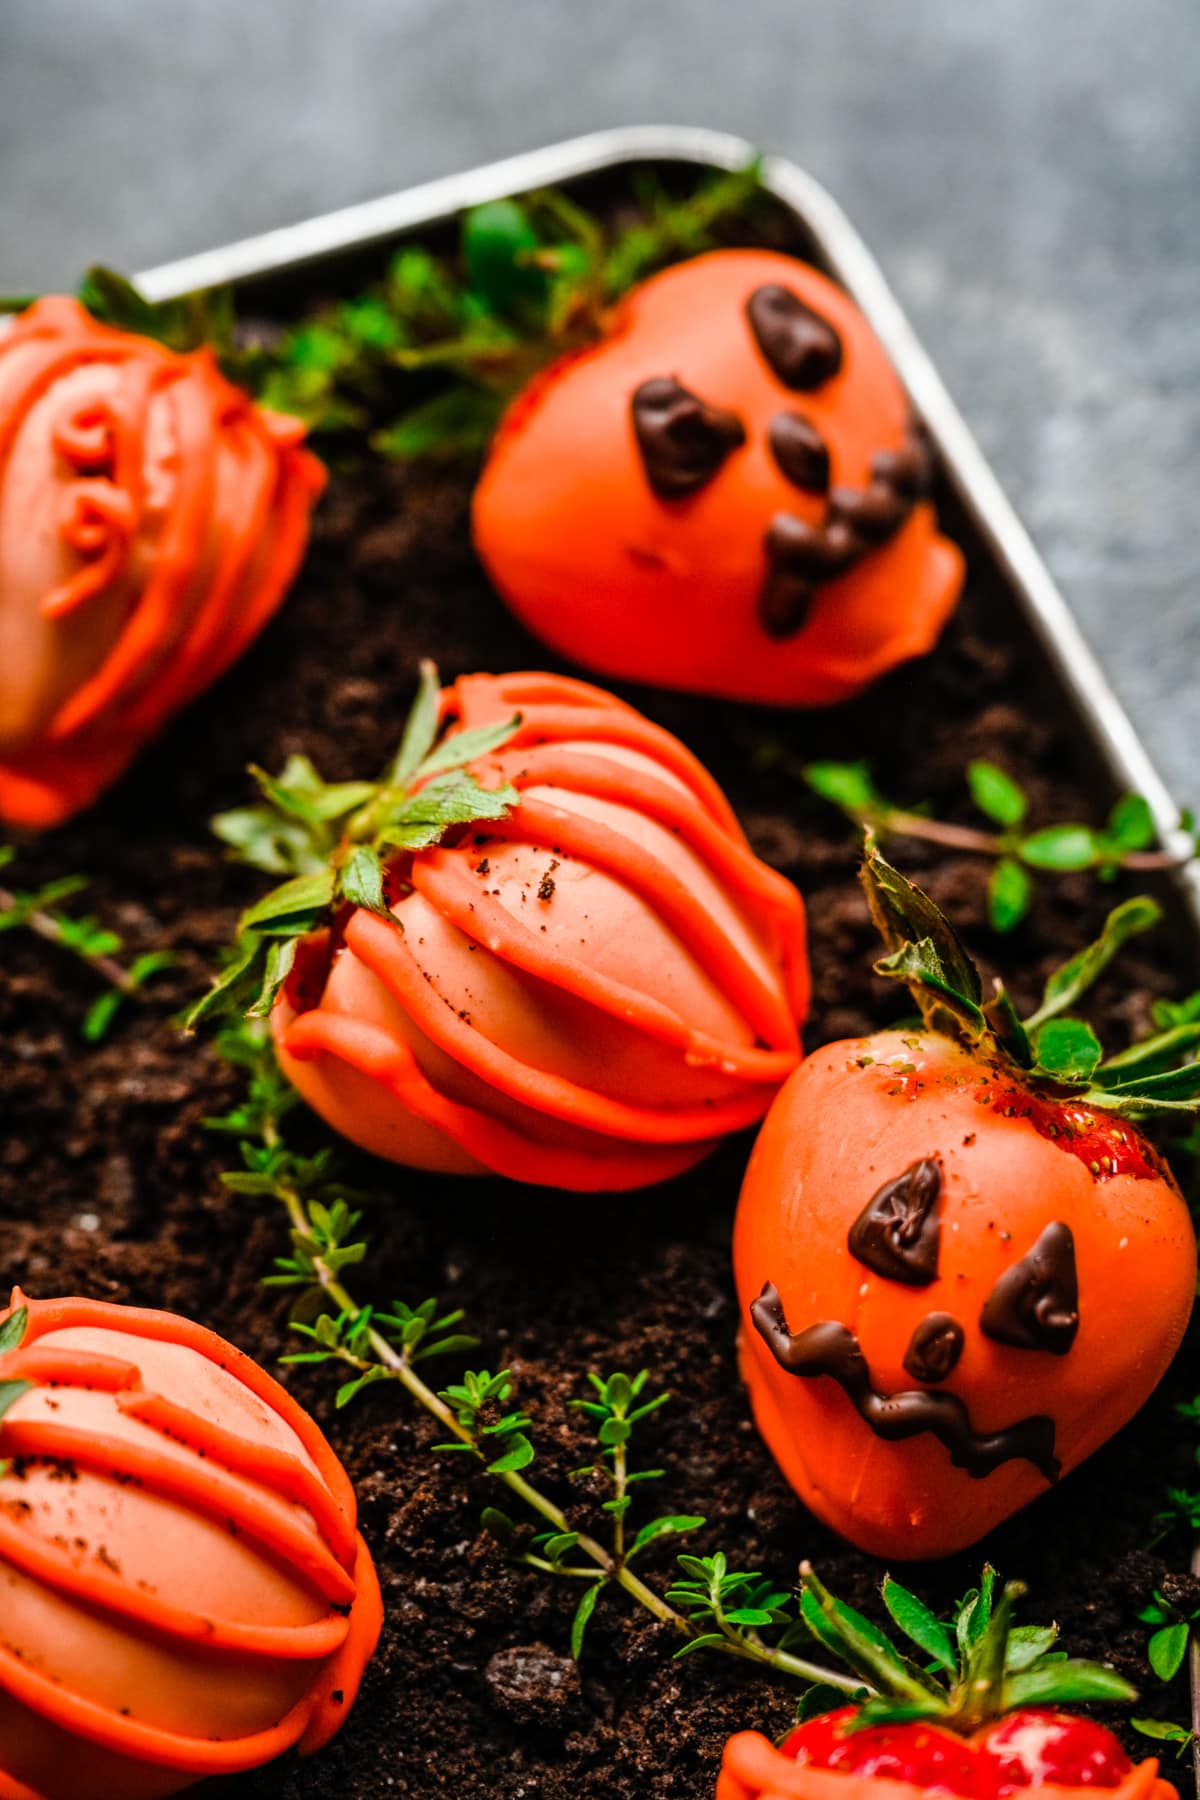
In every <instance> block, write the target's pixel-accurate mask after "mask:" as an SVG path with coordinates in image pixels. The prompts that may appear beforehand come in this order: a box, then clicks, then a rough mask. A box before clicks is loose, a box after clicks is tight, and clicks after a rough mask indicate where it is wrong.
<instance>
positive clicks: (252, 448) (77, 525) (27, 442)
mask: <svg viewBox="0 0 1200 1800" xmlns="http://www.w3.org/2000/svg"><path fill="white" fill-rule="evenodd" d="M303 436H304V431H303V427H302V426H301V425H300V424H299V423H298V422H297V421H296V420H295V419H289V418H283V417H281V416H279V415H277V414H272V413H267V412H264V411H263V410H261V409H260V408H259V407H256V406H255V405H254V403H253V401H251V400H250V398H249V397H248V396H247V395H246V394H244V393H242V392H241V390H240V389H238V388H235V387H233V386H231V385H230V383H229V382H228V381H226V380H225V378H224V376H222V374H221V373H220V371H219V369H218V368H217V364H216V361H215V359H214V357H213V355H212V352H211V351H209V350H197V351H194V352H192V353H191V354H189V355H186V356H182V355H178V354H176V353H175V352H173V351H171V350H168V349H165V348H164V347H163V346H162V345H161V344H158V343H154V342H152V341H151V340H150V339H149V338H143V337H137V336H135V335H134V334H132V333H130V332H125V331H119V330H115V329H113V328H112V327H111V326H107V325H101V324H98V323H97V322H96V321H95V320H94V319H92V318H91V317H90V315H89V314H88V313H87V312H86V311H85V310H84V308H83V307H82V306H80V305H79V303H78V302H77V301H75V300H70V299H66V298H63V297H57V296H56V297H51V298H49V299H45V300H39V301H38V302H37V303H36V304H35V305H33V306H31V307H30V308H29V309H28V311H27V312H25V313H23V314H22V315H21V317H20V318H19V319H17V320H16V322H15V324H13V325H12V326H11V327H10V328H9V329H8V330H6V331H4V332H2V333H0V820H2V821H4V822H5V823H7V824H9V825H17V826H22V827H26V828H29V829H32V830H41V829H44V828H46V827H48V826H51V825H55V824H57V823H58V822H59V821H60V820H62V819H65V818H67V817H69V816H70V814H71V813H73V812H76V811H78V810H79V809H80V808H81V807H84V806H87V805H89V804H90V803H91V802H92V801H93V800H94V799H95V797H96V795H97V794H98V793H100V792H101V790H102V789H103V788H105V787H106V786H107V785H108V784H109V783H110V782H111V781H113V780H114V779H115V778H116V777H117V776H118V775H119V774H120V773H121V771H122V770H123V769H124V768H125V767H126V765H127V764H128V763H129V761H130V760H131V758H132V757H133V756H134V755H135V754H136V753H137V751H138V750H139V749H140V748H141V747H142V745H143V744H144V743H145V742H146V741H147V740H148V739H149V738H151V737H152V736H153V735H154V734H155V733H156V732H157V731H158V730H159V729H160V727H161V726H162V724H163V723H164V721H165V720H166V719H167V718H168V717H169V715H170V714H172V713H173V712H175V711H177V710H178V709H179V708H180V707H181V706H184V705H185V704H186V703H187V702H188V701H189V700H191V699H193V698H194V696H195V695H196V694H198V693H199V692H200V691H201V689H203V688H205V687H207V686H208V685H209V684H210V683H211V682H212V681H214V680H215V679H216V678H217V676H218V675H220V674H221V673H222V672H223V671H224V670H225V669H226V668H227V667H228V666H229V665H230V664H231V663H232V662H233V661H234V660H235V659H236V658H237V657H238V656H240V655H241V653H242V651H243V650H244V649H245V648H246V646H247V645H248V644H249V643H250V641H251V640H252V639H253V638H254V637H255V636H256V634H257V633H258V632H259V631H260V630H261V628H262V627H263V625H264V624H265V623H266V621H267V620H268V619H269V618H270V616H271V614H272V613H273V612H274V611H275V609H276V607H277V606H278V605H279V603H280V601H281V600H282V598H283V595H284V593H285V591H286V589H287V587H288V584H289V583H290V581H291V579H292V577H293V575H294V574H295V572H296V568H297V566H298V564H299V562H300V558H301V556H302V554H303V551H304V546H305V543H306V541H307V536H308V517H309V513H310V511H311V508H312V505H313V502H314V500H315V499H316V497H317V496H318V494H320V492H321V490H322V488H323V486H324V483H325V471H324V469H323V468H322V466H321V464H320V463H319V462H317V460H316V458H315V457H313V456H312V455H310V454H309V452H308V451H306V450H304V449H303V448H302V447H301V445H302V440H303Z"/></svg>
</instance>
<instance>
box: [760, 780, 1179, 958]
mask: <svg viewBox="0 0 1200 1800" xmlns="http://www.w3.org/2000/svg"><path fill="white" fill-rule="evenodd" d="M768 753H769V759H770V760H772V761H778V760H779V754H777V753H776V752H775V751H774V749H773V748H772V747H770V746H769V747H768ZM785 760H786V759H785ZM788 766H789V768H791V769H792V770H793V772H794V773H796V774H797V775H798V776H799V777H800V779H802V780H803V781H804V782H805V783H806V784H807V786H808V787H810V788H811V789H812V791H813V793H815V794H819V795H820V796H821V798H822V799H823V800H828V801H829V802H830V803H831V805H833V806H837V807H839V808H840V809H841V811H842V812H844V813H845V814H846V815H847V817H848V818H850V819H852V820H853V821H854V823H855V824H856V825H859V826H862V827H864V828H865V829H867V830H869V831H871V832H872V833H873V834H874V836H875V837H876V838H877V839H879V840H880V841H881V842H883V841H885V840H886V839H887V838H889V837H910V838H920V839H923V840H924V841H925V842H926V843H931V844H939V845H941V846H943V847H945V848H947V849H951V850H964V851H966V852H968V853H969V854H972V855H977V856H984V857H988V858H990V859H991V862H992V870H991V874H990V876H989V879H988V916H989V919H990V921H991V924H992V928H993V930H995V931H998V932H1007V931H1013V930H1015V929H1016V927H1017V926H1018V925H1019V924H1020V923H1021V921H1022V920H1023V919H1024V918H1025V917H1026V916H1027V914H1028V912H1029V909H1030V907H1031V906H1032V904H1033V897H1034V872H1056V873H1064V872H1066V871H1069V870H1077V869H1094V870H1095V871H1096V874H1097V875H1098V876H1099V878H1100V880H1101V881H1111V880H1113V879H1114V877H1115V876H1116V875H1117V873H1118V872H1119V871H1120V870H1122V869H1128V870H1135V871H1139V872H1146V871H1150V870H1157V869H1170V868H1177V867H1179V866H1181V865H1182V864H1183V863H1185V862H1188V861H1190V860H1191V858H1192V857H1193V856H1194V855H1195V854H1196V842H1197V840H1196V821H1195V819H1194V818H1193V817H1192V815H1191V814H1190V813H1187V814H1184V815H1183V817H1182V818H1181V819H1180V822H1179V829H1180V831H1181V832H1182V833H1184V834H1185V835H1186V838H1187V843H1186V845H1185V846H1184V848H1183V849H1182V850H1179V851H1174V850H1163V849H1159V848H1156V847H1155V846H1156V845H1157V840H1158V829H1157V827H1156V825H1155V823H1154V815H1153V814H1152V813H1151V811H1150V807H1149V804H1148V802H1147V801H1146V800H1145V799H1144V798H1143V797H1142V796H1141V795H1140V794H1126V795H1125V796H1124V797H1123V798H1122V799H1120V800H1118V801H1117V803H1116V805H1115V806H1114V807H1113V808H1112V810H1111V811H1110V813H1109V815H1108V818H1107V820H1106V821H1105V823H1104V824H1103V825H1102V826H1091V825H1080V824H1076V823H1074V822H1065V823H1062V824H1057V825H1043V826H1039V827H1037V828H1036V829H1032V830H1031V829H1030V828H1029V824H1028V814H1029V797H1028V795H1027V794H1026V792H1025V790H1024V789H1023V788H1022V787H1021V785H1020V784H1019V782H1016V781H1014V780H1013V778H1012V776H1011V775H1009V774H1007V773H1006V772H1005V770H1003V769H1001V768H1000V767H998V765H997V764H996V763H992V762H985V761H982V760H977V761H975V762H971V763H968V765H967V787H968V790H969V792H970V795H971V799H972V800H973V801H974V803H975V805H976V806H977V807H978V809H979V811H980V812H981V813H983V814H984V815H985V816H986V817H987V818H988V819H990V820H991V822H992V824H993V825H994V826H996V827H997V828H998V829H996V830H994V831H982V830H977V829H975V828H974V827H972V826H968V825H955V824H951V823H949V822H947V821H945V820H942V819H933V818H930V817H929V816H928V815H927V814H926V812H925V811H924V810H922V809H920V808H917V809H914V808H911V807H902V806H897V805H896V804H895V803H894V802H892V801H891V800H888V799H886V798H885V796H884V795H883V794H881V793H880V791H879V789H878V788H877V787H876V785H875V780H874V777H873V775H872V773H871V768H870V764H869V763H866V762H848V763H843V762H810V763H804V764H799V763H795V764H793V763H789V764H788Z"/></svg>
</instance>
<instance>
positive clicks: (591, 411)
mask: <svg viewBox="0 0 1200 1800" xmlns="http://www.w3.org/2000/svg"><path fill="white" fill-rule="evenodd" d="M929 478H930V454H929V450H928V446H927V445H926V443H925V441H924V439H923V437H922V435H921V433H920V431H919V429H918V427H917V424H916V422H915V420H914V418H913V416H912V413H911V410H910V407H909V403H908V400H907V397H906V395H905V393H904V390H903V388H902V387H901V385H900V382H899V380H898V379H897V377H896V374H895V372H894V371H893V369H892V368H891V366H890V364H889V363H888V361H887V358H886V356H885V354H884V351H883V349H882V347H881V345H880V344H879V342H878V340H877V339H876V337H875V335H874V333H873V332H872V330H871V328H870V326H869V325H868V324H867V322H866V320H865V319H864V318H863V316H862V314H861V313H860V312H859V311H858V309H857V307H855V305H854V304H853V302H852V301H850V300H849V299H848V297H847V296H846V295H845V294H844V293H843V292H842V291H841V290H840V289H839V288H837V287H836V286H835V285H834V284H833V283H832V282H831V281H829V280H827V279H826V278H825V277H824V276H822V275H820V274H818V273H817V271H816V270H814V269H812V268H810V267H808V266H807V265H806V264H804V263H801V262H798V261H796V260H795V259H794V258H791V257H787V256H782V255H778V254H775V253H773V252H765V251H754V250H725V251H715V252H712V253H710V254H708V255H705V256H700V257H697V258H695V259H694V260H693V261H691V262H687V263H681V264H679V265H678V266H676V267H674V268H671V269H668V270H666V271H665V272H664V273H663V274H661V275H657V276H655V277H653V279H651V280H650V281H647V282H646V283H644V284H643V285H642V286H641V287H639V288H637V289H635V290H634V291H633V293H632V294H630V296H629V297H628V299H627V300H626V301H625V302H624V304H623V305H622V307H621V308H620V310H619V311H618V314H617V316H616V319H615V322H614V324H613V327H612V329H611V331H610V333H609V334H608V335H607V336H606V338H605V339H604V340H603V341H602V342H601V343H600V344H599V345H597V346H595V347H594V348H592V349H589V350H587V351H584V352H583V353H581V354H576V355H573V356H569V357H566V358H564V359H562V360H561V361H560V362H558V363H556V364H554V365H552V367H551V368H550V369H548V370H547V371H545V372H544V373H543V374H542V375H541V376H540V377H539V378H538V379H537V380H536V381H535V382H534V383H533V384H532V385H531V387H530V388H528V389H527V390H526V391H525V393H524V394H523V395H521V396H520V397H519V398H518V399H517V400H516V401H515V402H514V404H513V406H512V407H511V408H510V410H509V413H508V414H507V416H506V418H505V420H504V421H503V423H502V425H501V427H500V430H499V433H498V434H497V437H496V439H495V442H494V444H493V447H492V451H491V455H490V458H489V461H488V463H487V466H486V468H485V470H484V473H483V476H482V478H481V481H480V483H479V487H478V489H477V492H476V496H475V503H474V515H473V522H474V535H475V542H476V545H477V547H478V550H479V553H480V555H481V556H482V558H483V561H484V563H485V564H486V566H487V568H488V571H489V573H490V574H491V576H492V578H493V580H494V581H495V582H496V585H497V586H498V587H499V589H500V591H501V593H502V594H503V595H504V597H505V598H506V599H507V601H508V602H509V604H510V605H511V607H512V608H513V610H514V611H515V612H516V613H517V615H518V616H519V617H520V618H521V619H522V620H523V621H524V622H525V623H526V624H527V625H528V626H529V627H530V629H531V630H533V631H535V632H536V633H537V634H538V636H539V637H542V638H544V639H545V640H546V641H547V642H549V643H550V644H552V645H553V646H554V647H555V648H556V649H558V650H561V651H563V652H564V653H565V654H567V655H569V656H572V657H574V658H575V659H576V660H577V661H579V662H581V663H584V664H586V665H587V666H589V667H591V668H594V669H598V670H600V671H602V672H604V673H606V674H609V675H616V676H623V677H628V678H631V679H634V680H645V681H653V682H656V683H659V684H662V683H668V684H669V685H671V686H676V687H681V688H686V689H692V690H695V691H698V692H703V693H712V694H719V695H725V696H730V697H734V698H741V699H752V700H759V701H766V702H772V703H779V704H814V705H820V704H825V703H827V702H830V701H834V700H839V699H843V698H845V697H846V696H848V695H850V694H853V693H855V692H857V691H858V690H859V689H861V688H862V687H864V686H866V684H867V683H868V682H870V681H871V680H873V679H874V678H875V677H876V676H878V675H879V674H881V673H882V672H883V671H884V670H885V669H888V668H890V667H892V666H893V665H894V664H896V663H898V662H901V661H903V660H904V659H906V658H908V657H911V656H915V655H918V654H921V653H922V652H924V651H926V650H928V649H929V648H931V646H932V644H933V643H934V641H935V640H936V638H937V635H938V633H939V631H940V630H941V627H942V625H943V624H944V623H945V620H946V618H947V616H948V614H949V612H950V610H951V608H952V606H953V604H954V601H955V599H956V598H957V595H958V592H959V588H960V586H961V581H962V558H961V556H960V554H959V552H958V551H957V549H956V548H955V547H954V546H953V545H952V544H950V543H949V542H948V541H947V540H946V539H945V538H943V537H942V536H941V535H940V533H939V532H938V530H937V526H936V521H935V518H934V513H933V509H932V507H931V506H930V504H929V502H928V500H927V498H926V495H927V492H928V486H929Z"/></svg>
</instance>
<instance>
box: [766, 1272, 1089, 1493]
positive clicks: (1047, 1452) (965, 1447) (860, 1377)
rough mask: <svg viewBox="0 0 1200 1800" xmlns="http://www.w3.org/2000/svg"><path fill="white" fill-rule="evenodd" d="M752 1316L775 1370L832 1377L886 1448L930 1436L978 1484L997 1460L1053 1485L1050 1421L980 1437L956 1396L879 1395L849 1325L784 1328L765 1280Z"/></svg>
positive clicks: (1055, 1468)
mask: <svg viewBox="0 0 1200 1800" xmlns="http://www.w3.org/2000/svg"><path fill="white" fill-rule="evenodd" d="M750 1317H751V1319H752V1321H753V1323H754V1328H755V1330H756V1331H757V1332H758V1334H759V1336H760V1337H761V1338H762V1340H763V1342H764V1343H765V1344H766V1346H767V1348H768V1349H769V1350H770V1352H771V1354H772V1356H773V1357H774V1358H775V1361H776V1362H777V1363H778V1364H779V1366H780V1368H781V1369H784V1370H786V1372H787V1373H788V1374H789V1375H797V1376H799V1377H800V1378H801V1379H803V1380H809V1379H811V1378H812V1377H813V1376H816V1375H828V1376H830V1377H831V1379H832V1380H834V1381H836V1382H837V1384H838V1386H839V1387H840V1388H841V1389H842V1390H843V1391H844V1392H845V1394H846V1396H847V1398H848V1399H849V1401H850V1403H851V1405H852V1406H853V1407H854V1409H855V1411H856V1412H857V1413H858V1415H859V1417H860V1418H861V1419H862V1421H863V1423H864V1424H866V1425H867V1426H869V1427H870V1429H871V1430H872V1431H873V1432H874V1433H875V1435H876V1437H880V1438H883V1439H885V1440H886V1441H887V1442H888V1443H892V1442H896V1441H898V1440H900V1439H903V1438H910V1437H917V1436H919V1435H920V1434H921V1433H922V1432H924V1431H928V1432H930V1433H931V1434H932V1435H933V1436H934V1437H935V1438H937V1439H938V1441H939V1442H940V1443H942V1444H944V1445H945V1447H946V1449H947V1450H948V1451H949V1452H950V1460H951V1462H952V1463H953V1464H954V1466H955V1468H956V1469H965V1470H966V1472H967V1474H968V1475H970V1476H972V1477H973V1478H974V1479H975V1480H977V1481H978V1480H982V1479H983V1478H984V1477H985V1476H987V1475H990V1474H992V1472H993V1471H994V1470H995V1469H998V1468H999V1467H1000V1465H1001V1464H1002V1463H1006V1462H1012V1461H1014V1460H1017V1459H1021V1458H1023V1459H1024V1460H1025V1461H1026V1462H1031V1463H1032V1464H1033V1465H1034V1467H1035V1468H1036V1469H1037V1470H1038V1471H1039V1473H1040V1474H1042V1475H1044V1476H1045V1478H1046V1480H1047V1481H1048V1482H1050V1483H1054V1482H1056V1481H1057V1480H1058V1477H1059V1474H1060V1473H1061V1469H1062V1464H1061V1463H1060V1462H1059V1459H1058V1458H1057V1456H1055V1454H1054V1438H1055V1424H1054V1420H1053V1419H1051V1418H1050V1417H1048V1415H1047V1414H1045V1413H1038V1414H1035V1415H1034V1416H1033V1417H1031V1418H1028V1419H1018V1420H1017V1421H1016V1422H1015V1423H1014V1424H1012V1425H1009V1426H1006V1427H1005V1428H1004V1430H1002V1431H995V1432H979V1431H976V1430H975V1428H974V1426H973V1425H972V1424H971V1415H970V1413H969V1412H968V1411H967V1408H966V1406H965V1405H964V1404H963V1402H962V1401H961V1400H960V1399H959V1398H958V1396H957V1394H944V1393H942V1394H932V1393H928V1392H926V1391H925V1390H924V1389H921V1388H914V1389H911V1390H908V1391H905V1392H902V1393H897V1394H881V1393H880V1392H879V1391H878V1389H877V1388H875V1387H874V1386H873V1385H872V1382H871V1370H870V1366H869V1364H868V1362H867V1359H866V1357H865V1356H864V1355H863V1350H862V1345H861V1344H860V1343H859V1341H858V1339H857V1338H856V1337H855V1335H854V1333H853V1332H852V1331H851V1330H850V1329H849V1327H848V1326H846V1325H840V1324H838V1323H837V1321H836V1320H832V1319H826V1320H823V1321H822V1322H821V1323H820V1324H818V1325H810V1326H809V1327H808V1329H807V1330H806V1331H800V1332H795V1333H793V1332H791V1331H789V1329H788V1323H787V1319H786V1317H785V1316H784V1310H783V1301H782V1300H781V1299H780V1297H779V1290H778V1289H777V1288H776V1287H774V1286H773V1284H772V1283H771V1282H769V1281H768V1282H767V1284H766V1285H765V1287H764V1288H763V1291H762V1293H761V1294H760V1295H759V1297H758V1299H757V1300H755V1301H753V1302H752V1303H751V1306H750Z"/></svg>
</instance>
